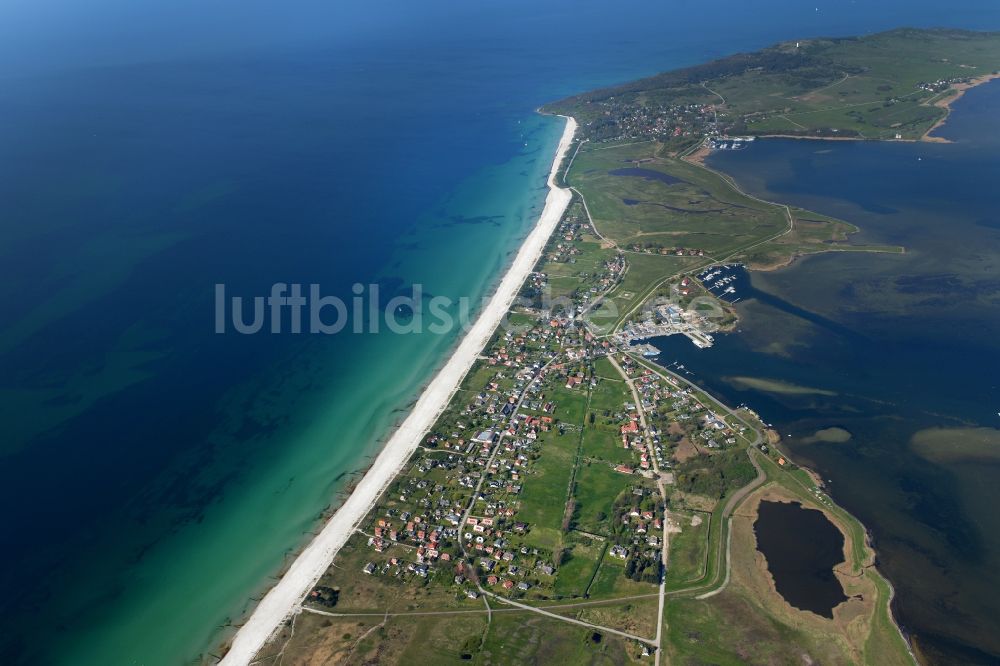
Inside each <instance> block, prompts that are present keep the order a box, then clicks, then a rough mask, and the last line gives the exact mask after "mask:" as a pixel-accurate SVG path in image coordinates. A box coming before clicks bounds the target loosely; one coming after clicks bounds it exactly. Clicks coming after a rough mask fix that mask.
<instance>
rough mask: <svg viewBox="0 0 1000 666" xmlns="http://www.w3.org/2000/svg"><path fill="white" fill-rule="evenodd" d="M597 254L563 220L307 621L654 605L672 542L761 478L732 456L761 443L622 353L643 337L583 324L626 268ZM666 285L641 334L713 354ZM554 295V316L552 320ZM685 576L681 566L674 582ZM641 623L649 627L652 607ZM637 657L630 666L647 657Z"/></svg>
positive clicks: (310, 601)
mask: <svg viewBox="0 0 1000 666" xmlns="http://www.w3.org/2000/svg"><path fill="white" fill-rule="evenodd" d="M595 247H597V246H596V244H595V243H594V242H593V239H592V238H591V237H589V236H588V234H587V233H586V227H585V225H583V224H582V223H581V221H580V220H579V218H577V217H575V216H574V210H573V208H572V207H571V209H570V210H569V211H568V212H567V214H566V215H565V216H564V218H563V220H562V222H561V224H560V227H559V229H558V231H557V233H556V234H554V235H553V237H552V239H551V240H550V242H549V244H548V247H547V248H546V252H545V254H544V256H543V258H542V260H541V261H540V262H539V265H538V266H537V269H536V271H535V272H534V273H532V274H531V276H530V277H529V279H528V281H527V282H526V284H525V285H524V287H523V290H522V300H521V305H520V306H517V307H515V309H514V310H513V311H512V312H511V313H510V314H509V317H508V322H507V324H506V326H502V327H501V328H500V329H498V331H497V332H496V334H495V336H494V339H493V340H492V341H491V343H490V344H489V345H488V347H487V348H486V349H485V350H484V351H483V353H482V354H481V356H480V360H479V361H478V363H477V364H476V365H475V366H474V367H473V369H472V371H470V373H469V374H468V376H467V377H466V378H465V381H464V382H463V384H462V386H461V388H460V389H459V390H458V391H457V393H456V394H455V396H454V398H453V399H452V401H451V403H450V405H449V407H448V408H447V409H446V411H445V412H444V413H443V414H442V415H441V416H440V417H439V419H438V421H437V423H436V425H435V426H434V428H433V429H432V430H431V431H430V432H429V433H428V434H427V435H426V437H425V438H424V441H423V443H422V445H421V446H420V448H419V449H418V451H417V452H416V453H415V454H414V456H413V457H412V459H411V460H410V461H409V463H408V464H407V465H406V467H405V469H404V471H403V473H402V474H400V475H399V476H398V477H397V478H396V479H395V480H394V481H393V482H392V483H391V485H390V486H389V487H388V488H387V490H386V491H385V493H384V494H383V496H382V498H381V500H380V501H379V503H378V505H377V506H376V507H375V508H374V509H373V510H372V511H371V513H370V514H369V516H368V518H367V519H366V520H365V521H364V523H363V524H362V525H361V526H360V528H359V529H358V532H357V534H356V535H355V536H354V537H353V538H352V539H351V541H350V542H349V545H348V547H346V548H345V549H344V551H343V552H342V553H341V555H340V556H338V558H337V560H336V561H335V562H334V566H333V567H331V569H330V570H329V572H328V574H327V575H326V576H324V577H323V579H321V580H320V581H319V583H318V584H317V585H316V587H315V588H314V589H313V591H312V592H311V593H310V595H309V596H308V597H307V599H306V602H305V605H304V607H305V608H306V609H309V608H311V609H313V610H315V611H316V612H335V611H338V610H343V609H344V608H345V607H350V606H357V605H358V604H362V605H376V604H375V602H376V601H377V600H379V599H391V598H393V597H407V598H410V597H412V596H413V595H416V594H419V593H420V591H423V592H424V593H428V594H432V595H433V596H444V597H447V598H448V599H450V603H453V604H457V605H459V606H462V607H469V608H482V605H483V602H484V599H483V597H486V598H487V600H491V599H492V600H494V601H493V603H496V602H497V601H496V600H500V599H502V600H510V601H514V602H518V603H540V602H545V601H553V600H573V599H578V600H587V599H612V600H613V599H615V598H616V597H634V596H637V595H639V596H642V595H650V596H651V597H653V598H655V597H656V596H657V595H658V594H659V593H660V591H661V589H665V586H666V583H667V581H668V580H670V579H671V576H672V572H671V567H670V565H669V559H670V556H669V553H668V548H669V543H670V535H671V533H672V532H677V531H680V530H681V529H682V528H681V527H680V526H681V525H682V524H686V525H687V526H688V527H687V529H689V530H691V531H693V532H699V534H698V535H697V536H700V537H703V538H707V534H705V533H702V532H704V531H707V528H708V523H709V521H710V518H711V512H712V510H713V508H714V506H715V504H716V503H717V502H718V500H719V499H720V498H722V497H723V495H724V494H725V493H726V492H727V491H728V490H730V489H731V488H733V487H736V486H739V485H742V484H744V483H746V482H747V481H749V480H751V479H752V478H753V476H754V474H755V472H754V470H753V468H752V467H751V466H750V464H749V461H748V460H747V458H746V454H745V452H744V450H745V448H746V446H747V445H748V443H751V442H752V441H753V437H755V436H756V433H755V432H753V431H751V429H750V428H749V427H748V426H747V425H746V423H744V419H749V418H750V417H748V416H747V415H744V416H743V417H741V418H739V419H737V418H734V416H733V415H731V414H730V413H729V412H728V411H724V408H723V407H722V406H721V405H719V404H717V403H715V402H714V401H713V400H712V399H711V398H709V397H708V396H707V395H705V394H704V393H702V392H701V391H700V390H698V389H697V387H694V386H693V385H690V384H688V382H687V381H686V380H684V379H683V378H681V377H679V376H676V375H673V374H672V373H670V372H668V371H666V370H665V369H663V368H659V369H658V367H657V366H654V365H652V364H650V363H649V362H648V361H647V360H646V359H645V358H644V357H643V355H642V347H637V346H633V343H634V342H635V341H636V340H638V339H640V338H642V337H643V335H642V331H645V332H646V333H647V334H648V335H646V336H645V337H649V336H650V335H652V334H653V329H651V328H645V329H642V328H640V326H642V324H641V322H636V323H635V324H633V325H630V326H629V327H627V328H626V329H625V332H624V333H622V334H620V335H617V336H600V335H598V334H596V333H595V331H594V330H593V329H592V327H591V326H589V325H588V322H587V321H586V318H585V317H581V316H578V315H579V314H580V313H581V312H585V311H586V310H587V309H588V308H589V307H590V306H591V305H592V304H593V303H594V302H595V301H596V300H597V299H599V298H601V297H602V296H603V295H604V294H606V293H607V292H608V291H609V290H611V289H613V288H614V287H615V286H616V285H617V284H618V282H619V280H620V277H621V275H622V273H623V272H624V267H625V261H624V259H623V257H622V256H621V254H620V253H617V252H615V251H612V250H609V249H603V250H602V251H600V252H597V251H595ZM671 288H672V291H671V292H670V293H672V294H673V296H675V297H676V298H675V302H671V303H668V304H661V305H660V306H658V308H657V309H655V310H654V317H653V318H652V320H650V322H647V324H646V326H653V327H658V328H656V334H657V335H664V334H670V333H685V334H686V335H688V336H689V337H692V340H694V341H695V342H696V344H698V342H697V340H698V339H700V340H704V341H705V342H706V344H710V343H711V342H710V341H711V338H710V336H708V335H707V333H703V332H701V331H702V330H703V329H704V328H705V327H706V326H711V324H710V323H709V322H708V321H707V320H705V319H704V318H703V317H701V315H698V314H697V313H695V311H694V310H688V309H684V308H682V307H681V306H680V303H681V302H682V301H683V302H687V303H690V298H688V297H689V296H693V295H695V294H701V293H702V291H701V290H702V289H703V287H702V286H701V285H700V283H697V281H696V280H695V278H693V277H683V278H681V279H678V281H677V282H676V283H674V284H672V285H671ZM553 292H554V293H555V297H556V300H558V298H562V299H563V305H564V307H561V308H558V307H557V308H551V307H547V304H548V303H551V300H549V299H552V293H553ZM567 303H568V305H566V304H567ZM667 327H669V328H670V329H671V330H669V331H668V330H666V328H667ZM695 336H698V337H695ZM701 336H705V337H701ZM730 454H735V455H730ZM720 470H725V473H722V472H721V471H720ZM733 470H737V473H733ZM692 523H693V526H692ZM699 525H702V527H700V528H699ZM687 541H688V540H685V543H686V544H687V545H685V547H688V548H692V549H693V550H694V551H695V553H696V555H695V557H696V558H697V557H703V556H704V554H703V553H704V552H707V547H708V546H707V542H705V541H701V542H699V541H698V539H697V538H693V539H691V540H690V543H687ZM697 553H702V554H701V555H697ZM696 573H697V572H692V571H691V570H690V568H689V567H682V570H681V571H680V572H679V575H678V577H677V580H676V583H677V584H678V585H681V584H683V583H685V582H691V581H693V580H696V579H697V577H698V576H697V575H696ZM375 590H377V592H375ZM642 612H644V613H646V614H648V615H649V616H650V618H651V620H652V621H655V620H656V618H655V617H654V616H655V615H656V613H655V609H647V608H645V607H643V611H642ZM626 617H627V615H626ZM633 643H634V651H635V655H636V656H637V657H641V656H642V655H643V654H646V655H649V654H651V652H653V651H655V646H651V645H650V644H649V643H648V642H643V641H634V642H633Z"/></svg>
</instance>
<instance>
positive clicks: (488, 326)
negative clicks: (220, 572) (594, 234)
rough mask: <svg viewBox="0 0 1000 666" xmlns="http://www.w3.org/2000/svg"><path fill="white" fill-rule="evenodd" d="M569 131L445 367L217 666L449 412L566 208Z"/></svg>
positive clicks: (316, 573)
mask: <svg viewBox="0 0 1000 666" xmlns="http://www.w3.org/2000/svg"><path fill="white" fill-rule="evenodd" d="M575 132H576V121H575V120H574V119H573V118H567V119H566V129H565V130H564V131H563V135H562V138H561V139H560V140H559V148H558V150H557V151H556V155H555V159H554V160H553V162H552V171H551V172H550V173H549V181H548V184H549V193H548V196H546V198H545V208H544V209H543V210H542V215H541V217H540V218H539V219H538V223H537V224H536V225H535V228H534V229H532V231H531V233H529V234H528V237H527V238H525V240H524V243H523V244H522V245H521V248H520V250H518V253H517V256H516V257H515V258H514V262H513V263H512V264H511V266H510V268H509V269H508V270H507V273H506V275H504V277H503V280H501V282H500V285H499V286H498V287H497V290H496V292H495V293H494V294H493V296H492V298H491V299H490V301H489V303H488V304H487V305H486V307H485V308H484V309H483V311H482V313H480V315H479V318H478V319H476V322H475V323H474V324H473V325H472V328H470V329H469V332H468V333H467V334H466V335H465V337H464V338H463V339H462V341H461V342H460V343H459V345H458V347H457V348H456V349H455V352H454V353H453V354H452V356H451V358H450V359H448V362H447V363H445V365H444V367H442V368H441V369H440V370H439V371H438V373H437V375H435V377H434V379H433V380H431V383H430V384H428V385H427V388H426V389H424V392H423V393H422V394H421V396H420V399H419V400H418V401H417V403H416V405H414V407H413V411H411V412H410V414H409V416H407V417H406V420H404V421H403V423H402V424H401V425H400V426H399V428H398V429H397V430H396V431H395V432H394V433H393V434H392V437H390V438H389V441H388V442H387V443H386V445H385V447H384V448H383V449H382V451H381V453H379V455H378V457H377V458H376V459H375V462H374V463H373V464H372V466H371V468H370V469H369V470H368V472H367V473H366V474H365V475H364V477H363V478H362V479H361V481H360V482H359V483H358V485H357V487H356V488H355V489H354V492H352V493H351V495H350V496H349V497H348V498H347V501H346V502H344V504H343V506H341V507H340V508H339V509H338V510H337V512H336V513H334V514H333V516H331V517H330V520H329V522H327V524H326V526H325V527H324V528H323V531H322V532H320V533H319V534H318V535H317V536H316V538H315V539H313V540H312V542H311V543H310V544H309V545H308V546H306V548H305V550H303V551H302V553H301V554H300V555H299V556H298V557H297V558H296V559H295V561H294V562H293V563H292V566H291V567H290V568H289V569H288V571H287V572H286V573H285V575H284V576H282V578H281V580H280V581H278V583H277V585H275V586H274V587H272V588H271V590H270V591H269V592H268V593H267V594H266V595H265V596H264V598H263V599H261V601H260V603H259V604H258V605H257V607H256V608H255V609H254V611H253V614H252V615H251V616H250V619H249V620H247V622H246V624H244V625H243V626H242V627H241V628H240V629H239V631H238V632H237V633H236V636H235V637H234V638H233V642H232V647H231V648H230V649H229V652H228V653H227V654H226V656H225V657H224V658H223V660H222V662H221V663H222V664H226V665H236V664H241V665H243V664H249V663H250V662H251V661H252V660H253V658H254V656H255V655H256V654H257V652H258V651H259V650H260V649H261V648H262V647H263V646H264V644H265V643H266V642H267V640H268V639H269V638H270V637H271V636H272V634H274V633H275V632H276V631H277V629H278V628H279V627H280V626H281V623H282V622H284V620H285V618H287V617H288V616H289V615H290V614H291V613H293V612H294V611H295V610H296V608H297V607H298V605H299V604H300V603H301V602H302V600H303V599H304V598H305V596H306V594H308V593H309V591H310V590H311V589H312V588H313V586H314V585H316V582H317V581H318V580H319V578H320V577H321V576H322V575H323V573H324V572H325V571H326V570H327V568H328V567H329V566H330V563H331V562H333V558H334V556H336V554H337V552H338V551H339V550H340V549H341V547H343V545H344V544H345V543H347V540H348V538H349V537H350V536H351V534H352V533H353V532H354V530H355V528H356V527H357V526H358V525H359V524H360V523H361V521H362V520H364V517H365V516H366V515H367V514H368V512H369V511H370V510H371V509H372V507H373V506H374V505H375V502H376V501H377V500H378V498H379V496H380V495H381V494H382V492H383V490H385V488H386V487H387V486H388V485H389V483H390V482H391V481H392V480H393V479H394V478H395V477H396V475H397V474H398V473H399V472H400V470H401V469H402V467H403V465H404V464H405V463H406V461H408V460H409V459H410V456H411V455H412V454H413V452H414V451H415V450H416V448H417V446H418V445H419V444H420V442H421V440H422V439H423V437H424V435H426V434H427V432H428V430H430V428H431V426H433V425H434V422H435V421H436V420H437V418H438V416H439V415H440V414H441V412H442V411H444V408H445V407H446V406H447V405H448V402H449V401H450V400H451V396H452V395H453V394H454V392H455V390H456V389H457V388H458V386H459V384H460V383H461V382H462V379H463V378H464V377H465V375H466V373H467V372H468V371H469V369H470V368H471V367H472V364H473V363H474V362H475V360H476V357H477V356H479V354H480V352H482V350H483V348H484V347H485V346H486V343H487V342H489V339H490V336H491V335H492V334H493V331H494V330H495V329H496V327H497V326H499V325H500V321H501V319H502V318H503V316H504V314H506V312H507V311H508V310H509V309H510V307H511V304H512V303H513V302H514V299H515V297H516V296H517V294H518V292H519V291H520V288H521V284H522V283H523V282H524V281H525V279H527V277H528V274H529V273H531V270H532V268H534V266H535V264H536V263H537V261H538V259H539V258H540V257H541V256H542V251H543V250H544V249H545V244H546V243H547V242H548V239H549V236H551V235H552V232H553V231H555V229H556V227H557V226H558V224H559V219H560V218H561V217H562V214H563V212H564V211H565V210H566V207H567V206H568V205H569V202H570V199H571V198H572V194H571V193H570V191H569V190H567V189H561V188H559V187H557V186H556V181H555V177H556V172H557V171H558V170H559V166H560V164H561V163H562V161H563V158H564V157H565V156H566V151H567V150H568V149H569V145H570V142H571V141H572V139H573V134H574V133H575ZM358 575H361V572H358Z"/></svg>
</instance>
